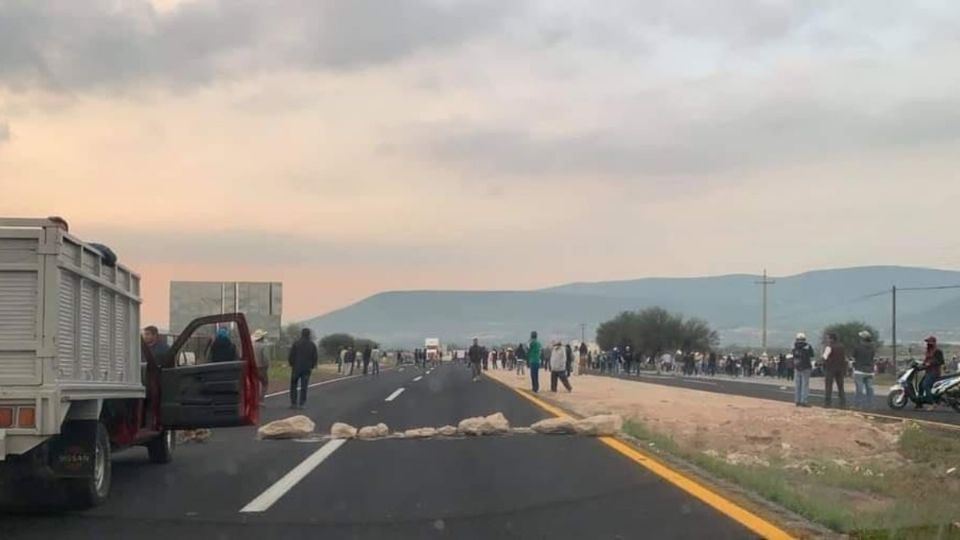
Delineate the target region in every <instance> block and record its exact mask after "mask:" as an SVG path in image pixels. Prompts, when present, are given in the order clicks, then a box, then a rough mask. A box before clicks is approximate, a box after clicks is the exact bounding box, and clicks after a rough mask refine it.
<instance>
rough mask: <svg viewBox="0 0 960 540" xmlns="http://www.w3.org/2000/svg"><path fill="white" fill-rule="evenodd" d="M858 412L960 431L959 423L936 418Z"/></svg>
mask: <svg viewBox="0 0 960 540" xmlns="http://www.w3.org/2000/svg"><path fill="white" fill-rule="evenodd" d="M856 412H860V411H856ZM860 414H862V415H864V416H876V417H877V418H889V419H890V420H909V421H911V422H916V423H918V424H930V425H931V426H935V427H939V428H946V429H952V430H957V431H960V425H957V424H947V423H946V422H937V421H936V420H924V419H922V418H914V417H912V416H892V415H889V414H883V413H875V412H871V411H863V412H860Z"/></svg>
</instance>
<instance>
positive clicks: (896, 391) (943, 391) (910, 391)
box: [887, 362, 960, 412]
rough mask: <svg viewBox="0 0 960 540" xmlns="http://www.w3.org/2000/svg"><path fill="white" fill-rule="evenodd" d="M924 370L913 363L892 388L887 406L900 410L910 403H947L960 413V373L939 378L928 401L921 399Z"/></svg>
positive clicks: (931, 390)
mask: <svg viewBox="0 0 960 540" xmlns="http://www.w3.org/2000/svg"><path fill="white" fill-rule="evenodd" d="M923 371H924V368H923V366H922V365H920V363H918V362H911V363H910V367H908V368H907V370H906V371H904V372H903V373H901V374H900V377H898V378H897V383H896V384H894V385H893V386H891V387H890V393H889V394H887V405H889V406H890V408H891V409H895V410H899V409H902V408H904V407H906V406H907V403H908V402H911V401H912V402H913V403H914V404H916V405H923V404H925V403H933V404H937V403H945V404H947V405H949V406H950V407H952V408H953V410H955V411H957V412H960V373H951V374H949V375H945V376H943V377H938V378H937V379H936V380H935V381H934V383H933V386H932V387H931V388H930V394H929V395H928V396H927V397H926V399H923V400H921V399H920V381H921V380H922V379H923V377H922V376H921V375H920V374H921V373H923Z"/></svg>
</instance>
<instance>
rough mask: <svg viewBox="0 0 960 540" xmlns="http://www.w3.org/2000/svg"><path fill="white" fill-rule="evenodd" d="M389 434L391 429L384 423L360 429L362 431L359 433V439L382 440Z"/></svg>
mask: <svg viewBox="0 0 960 540" xmlns="http://www.w3.org/2000/svg"><path fill="white" fill-rule="evenodd" d="M389 434H390V428H389V427H387V425H386V424H384V423H383V422H380V423H379V424H377V425H375V426H363V427H362V428H360V431H358V432H357V438H358V439H364V440H370V439H380V438H383V437H386V436H387V435H389Z"/></svg>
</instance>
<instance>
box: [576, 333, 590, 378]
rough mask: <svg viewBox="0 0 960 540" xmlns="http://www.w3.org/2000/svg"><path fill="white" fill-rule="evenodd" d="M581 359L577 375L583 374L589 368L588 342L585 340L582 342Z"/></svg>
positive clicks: (578, 363)
mask: <svg viewBox="0 0 960 540" xmlns="http://www.w3.org/2000/svg"><path fill="white" fill-rule="evenodd" d="M579 352H580V361H579V362H577V375H580V374H582V373H583V372H584V371H586V370H587V362H588V360H589V359H588V358H587V344H586V343H585V342H583V341H581V342H580V351H579Z"/></svg>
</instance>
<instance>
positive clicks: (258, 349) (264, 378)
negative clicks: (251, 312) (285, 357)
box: [251, 330, 273, 405]
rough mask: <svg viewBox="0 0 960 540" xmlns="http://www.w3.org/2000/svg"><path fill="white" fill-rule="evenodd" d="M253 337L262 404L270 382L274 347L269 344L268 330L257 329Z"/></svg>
mask: <svg viewBox="0 0 960 540" xmlns="http://www.w3.org/2000/svg"><path fill="white" fill-rule="evenodd" d="M251 337H252V338H253V356H254V358H256V359H257V371H258V372H259V374H260V405H263V404H264V401H263V398H265V397H266V395H267V385H268V384H269V383H270V379H269V376H268V373H269V371H270V361H271V360H272V359H273V348H272V347H270V346H269V345H267V341H266V337H267V331H266V330H257V331H256V332H254V333H253V336H251Z"/></svg>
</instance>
